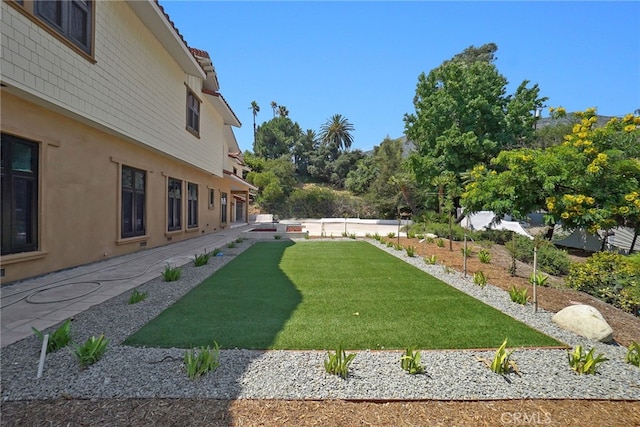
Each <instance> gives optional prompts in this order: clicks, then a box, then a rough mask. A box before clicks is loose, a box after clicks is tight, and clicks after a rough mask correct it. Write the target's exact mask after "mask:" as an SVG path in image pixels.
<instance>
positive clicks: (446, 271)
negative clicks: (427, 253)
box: [442, 263, 453, 274]
mask: <svg viewBox="0 0 640 427" xmlns="http://www.w3.org/2000/svg"><path fill="white" fill-rule="evenodd" d="M442 271H444V272H445V273H446V274H452V273H453V269H452V268H451V267H449V266H448V265H446V264H445V263H442Z"/></svg>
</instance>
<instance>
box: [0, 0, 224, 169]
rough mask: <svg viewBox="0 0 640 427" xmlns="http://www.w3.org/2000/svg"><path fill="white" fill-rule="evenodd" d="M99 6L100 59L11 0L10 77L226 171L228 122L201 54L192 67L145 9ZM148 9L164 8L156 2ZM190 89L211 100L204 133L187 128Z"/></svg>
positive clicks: (130, 135)
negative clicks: (208, 87) (211, 91)
mask: <svg viewBox="0 0 640 427" xmlns="http://www.w3.org/2000/svg"><path fill="white" fill-rule="evenodd" d="M94 7H95V31H94V34H95V38H94V59H95V63H93V62H92V61H90V60H88V59H86V58H84V57H83V56H81V55H78V53H77V52H75V51H74V50H72V49H70V48H69V47H68V46H67V45H65V44H64V43H62V42H61V41H59V40H58V39H57V38H56V37H54V36H52V35H51V34H50V33H48V32H47V31H45V30H43V29H42V28H40V27H39V26H38V25H36V24H34V23H33V22H31V21H30V20H29V19H28V18H27V17H26V16H24V15H23V14H21V13H20V12H19V11H18V10H16V9H15V8H14V7H11V6H9V5H7V4H6V2H5V1H3V2H2V4H1V8H2V9H1V13H2V23H1V24H2V29H1V32H2V58H1V62H0V69H1V70H2V80H3V82H5V83H6V84H8V85H9V86H11V87H13V88H14V90H15V89H17V90H19V91H21V92H23V96H24V97H25V98H27V99H30V100H32V101H33V102H36V103H37V104H40V105H43V106H46V107H47V108H50V109H52V110H54V111H58V112H60V113H62V114H64V115H67V116H70V117H72V118H74V119H76V120H79V121H81V122H84V123H86V124H89V125H91V126H94V127H98V128H100V129H103V130H106V131H107V132H110V133H114V134H116V135H118V136H120V137H123V138H125V139H128V140H130V141H132V142H136V143H140V144H143V145H145V146H148V147H151V148H153V149H155V150H158V151H160V152H163V153H166V154H168V155H170V156H172V157H175V158H177V159H180V160H182V161H185V162H186V163H189V164H192V165H194V166H196V167H198V168H200V169H202V170H204V171H206V172H210V173H213V174H215V175H217V176H222V175H223V173H222V168H223V162H224V157H223V156H221V153H222V152H223V151H224V148H223V146H224V123H223V119H222V117H220V115H219V114H217V113H216V112H215V110H214V108H213V107H212V106H211V105H210V103H209V102H207V101H206V100H205V97H204V96H203V94H202V93H201V85H202V79H204V72H202V74H201V75H196V74H197V73H199V72H200V71H201V69H200V68H199V66H198V65H197V62H196V61H195V59H193V64H194V66H193V67H192V68H191V69H189V70H185V69H184V68H185V67H184V65H181V63H180V62H178V61H177V60H176V58H175V56H172V54H170V53H169V52H168V51H167V48H166V46H165V45H163V44H162V43H161V42H160V40H159V39H158V37H157V35H156V34H154V33H153V32H152V31H151V30H150V29H149V28H148V27H147V26H146V25H145V24H143V22H142V20H141V19H140V17H139V16H138V15H137V13H140V7H136V11H134V9H132V7H131V6H130V5H129V3H128V2H124V1H97V2H94ZM145 7H146V8H145V9H144V11H145V13H161V12H159V9H158V6H157V5H156V4H155V2H153V1H150V2H148V6H145ZM154 11H155V12H154ZM156 31H157V29H156ZM167 31H168V30H167ZM182 61H183V62H182V64H184V58H182ZM187 86H189V87H190V88H191V90H193V92H194V93H195V94H196V95H197V96H198V97H200V99H201V100H202V101H203V103H202V106H201V116H200V122H201V130H200V135H201V138H197V137H196V136H194V135H192V134H191V133H189V132H187V131H186V129H185V125H186V92H187ZM225 157H226V156H225Z"/></svg>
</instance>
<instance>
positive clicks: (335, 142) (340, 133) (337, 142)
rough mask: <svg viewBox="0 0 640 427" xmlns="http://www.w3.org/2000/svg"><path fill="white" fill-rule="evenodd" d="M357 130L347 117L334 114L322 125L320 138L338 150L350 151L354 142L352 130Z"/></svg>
mask: <svg viewBox="0 0 640 427" xmlns="http://www.w3.org/2000/svg"><path fill="white" fill-rule="evenodd" d="M354 130H355V128H354V127H353V125H352V124H351V123H349V120H347V118H346V117H342V115H341V114H334V115H333V116H331V117H330V118H329V119H327V121H326V122H325V123H324V124H323V125H322V126H321V127H320V138H321V139H322V141H323V142H324V143H326V144H328V145H329V147H331V148H333V149H336V150H337V151H338V152H339V151H341V150H343V149H344V151H349V148H351V144H352V143H353V135H352V132H353V131H354Z"/></svg>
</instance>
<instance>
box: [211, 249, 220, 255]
mask: <svg viewBox="0 0 640 427" xmlns="http://www.w3.org/2000/svg"><path fill="white" fill-rule="evenodd" d="M220 253H222V251H221V250H220V248H215V249H214V250H213V252H211V256H218V254H220Z"/></svg>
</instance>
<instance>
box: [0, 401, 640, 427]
mask: <svg viewBox="0 0 640 427" xmlns="http://www.w3.org/2000/svg"><path fill="white" fill-rule="evenodd" d="M2 425H3V426H7V427H8V426H45V425H46V426H67V425H70V426H193V427H198V426H501V425H503V426H509V425H545V426H584V425H590V426H603V427H604V426H612V427H614V426H616V427H618V426H640V402H638V401H606V400H494V401H433V400H431V401H416V402H352V401H341V400H322V401H315V400H312V401H308V400H307V401H303V400H235V401H228V400H212V399H105V400H55V401H38V402H11V403H4V404H3V405H2Z"/></svg>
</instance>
